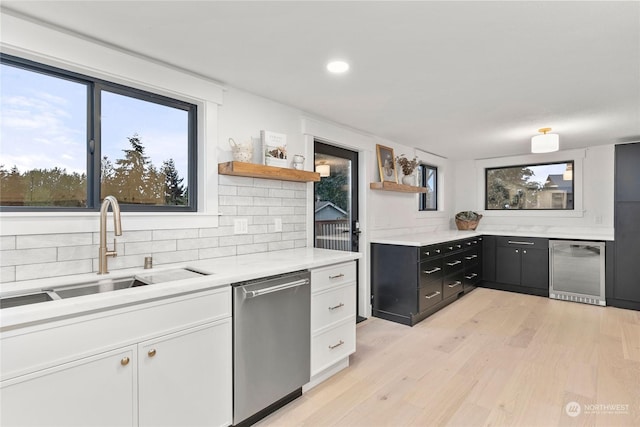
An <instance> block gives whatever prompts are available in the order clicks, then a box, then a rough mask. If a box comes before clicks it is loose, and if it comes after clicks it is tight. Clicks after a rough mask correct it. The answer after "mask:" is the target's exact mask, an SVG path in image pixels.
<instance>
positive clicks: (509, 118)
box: [2, 0, 640, 158]
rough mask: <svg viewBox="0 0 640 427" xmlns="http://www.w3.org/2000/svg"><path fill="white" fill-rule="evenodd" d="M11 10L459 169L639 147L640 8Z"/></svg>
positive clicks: (633, 4) (416, 4)
mask: <svg viewBox="0 0 640 427" xmlns="http://www.w3.org/2000/svg"><path fill="white" fill-rule="evenodd" d="M2 7H3V11H4V12H8V13H12V11H13V13H15V12H19V13H21V14H24V15H27V16H30V17H33V18H36V19H37V20H41V21H45V22H48V23H51V24H54V25H57V26H60V27H64V28H66V29H69V30H72V31H75V32H78V33H80V34H82V35H84V36H87V37H91V38H94V39H97V40H100V41H103V42H106V43H109V44H112V45H115V46H118V47H120V48H122V49H126V50H129V51H133V52H136V53H138V54H142V55H145V56H148V57H151V58H154V59H156V60H159V61H162V62H165V63H168V64H172V65H174V66H177V67H180V68H182V69H186V70H190V71H191V72H194V73H197V74H199V75H202V76H206V77H209V78H211V79H214V80H216V81H218V82H220V83H223V84H225V85H228V86H232V87H236V88H240V89H244V90H247V91H249V92H253V93H255V94H259V95H262V96H264V97H267V98H271V99H274V100H276V101H279V102H282V103H284V104H288V105H291V106H295V107H298V108H300V109H301V110H304V111H306V112H308V113H311V114H313V115H317V116H320V117H324V118H327V119H330V120H332V121H334V122H337V123H341V124H344V125H348V126H350V127H352V128H356V129H360V130H363V131H365V132H367V133H370V134H374V135H377V136H380V137H382V138H385V139H388V140H391V141H394V142H398V143H401V144H404V145H408V146H414V147H418V148H421V149H423V150H426V151H429V152H433V153H436V154H439V155H442V156H445V157H449V158H486V157H496V156H505V155H515V154H524V153H528V152H529V144H530V137H531V136H532V135H534V134H536V133H537V129H538V128H541V127H552V128H553V131H554V132H557V133H559V134H560V146H561V149H570V148H580V147H587V146H593V145H602V144H612V143H616V142H627V141H636V140H640V2H637V1H627V2H608V1H603V2H593V1H569V2H559V1H554V2H551V1H550V2H539V1H509V2H507V1H502V2H484V1H472V2H456V1H449V2H432V1H412V2H399V1H393V2H392V1H386V2H370V1H358V2H335V1H323V2H306V1H297V2H271V1H259V2H244V1H228V2H222V1H126V2H121V1H13V0H3V1H2ZM333 58H342V59H345V60H347V61H348V62H349V63H350V64H351V70H350V71H349V73H348V74H346V75H341V76H335V75H329V74H328V73H327V72H326V71H325V68H324V67H325V64H326V62H327V61H329V60H330V59H333Z"/></svg>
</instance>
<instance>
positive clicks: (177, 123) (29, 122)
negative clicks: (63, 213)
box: [0, 65, 188, 184]
mask: <svg viewBox="0 0 640 427" xmlns="http://www.w3.org/2000/svg"><path fill="white" fill-rule="evenodd" d="M0 68H1V75H0V83H1V86H0V90H1V97H0V98H1V100H2V105H1V106H0V107H1V111H2V115H1V117H0V120H2V125H1V126H0V131H1V133H0V141H1V142H0V144H1V145H0V164H3V165H5V168H7V169H10V168H11V167H13V166H14V165H15V166H17V167H18V169H19V170H20V171H21V172H24V171H26V170H30V169H35V168H52V167H55V166H58V167H60V168H64V169H66V170H67V172H73V171H75V172H81V173H82V172H85V171H86V150H87V149H86V139H87V131H86V126H87V125H86V123H87V118H86V114H87V113H86V98H87V87H86V86H85V85H83V84H80V83H77V82H72V81H67V80H64V79H60V78H54V77H50V76H46V75H42V74H39V73H34V72H27V71H25V70H21V69H17V68H15V67H11V66H6V65H2V66H1V67H0ZM187 119H188V113H187V112H186V111H183V110H179V109H176V108H171V107H166V106H162V105H158V104H154V103H150V102H146V101H141V100H138V99H134V98H129V97H125V96H121V95H118V94H114V93H109V92H103V105H102V117H101V121H102V138H103V148H102V150H103V152H102V155H107V156H108V157H109V159H110V160H112V161H114V160H115V159H116V158H120V157H122V155H123V153H122V149H125V148H127V149H128V148H130V145H129V142H128V140H127V137H130V136H133V134H134V133H137V134H138V135H139V137H140V139H141V141H142V143H143V145H144V147H145V152H146V154H147V156H149V157H150V159H151V161H152V162H153V164H154V165H155V166H156V167H160V166H161V165H162V161H163V160H168V159H169V158H173V159H174V161H175V163H176V167H177V169H178V171H179V173H180V175H181V176H182V177H184V178H185V181H184V183H185V184H186V183H187V182H186V171H187V149H186V147H187V140H186V138H187V126H188V123H187Z"/></svg>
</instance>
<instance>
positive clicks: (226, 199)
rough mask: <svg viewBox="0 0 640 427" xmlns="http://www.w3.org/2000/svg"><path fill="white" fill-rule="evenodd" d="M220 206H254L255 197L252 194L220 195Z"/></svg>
mask: <svg viewBox="0 0 640 427" xmlns="http://www.w3.org/2000/svg"><path fill="white" fill-rule="evenodd" d="M218 203H219V204H220V206H253V197H250V196H220V197H218Z"/></svg>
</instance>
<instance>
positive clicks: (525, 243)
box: [507, 240, 535, 246]
mask: <svg viewBox="0 0 640 427" xmlns="http://www.w3.org/2000/svg"><path fill="white" fill-rule="evenodd" d="M507 243H509V244H510V245H530V246H533V245H535V243H533V242H520V241H518V240H509V241H508V242H507Z"/></svg>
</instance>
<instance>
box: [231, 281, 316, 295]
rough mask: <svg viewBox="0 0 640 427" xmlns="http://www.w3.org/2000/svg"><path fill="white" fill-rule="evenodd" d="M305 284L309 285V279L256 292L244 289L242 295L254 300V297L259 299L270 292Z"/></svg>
mask: <svg viewBox="0 0 640 427" xmlns="http://www.w3.org/2000/svg"><path fill="white" fill-rule="evenodd" d="M307 284H309V279H302V280H296V281H294V282H290V283H284V284H282V285H277V286H272V287H270V288H265V289H260V290H257V291H248V290H246V289H244V295H245V296H246V297H247V298H255V297H259V296H260V295H266V294H270V293H272V292H278V291H284V290H285V289H289V288H295V287H297V286H302V285H307Z"/></svg>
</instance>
